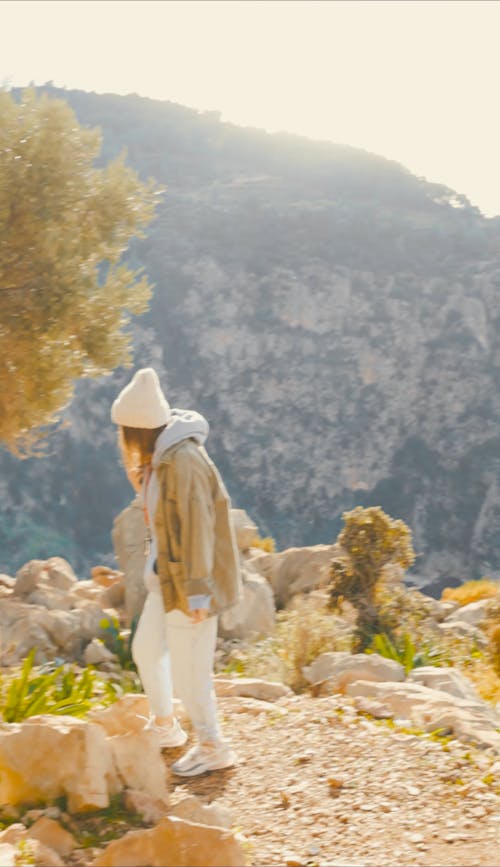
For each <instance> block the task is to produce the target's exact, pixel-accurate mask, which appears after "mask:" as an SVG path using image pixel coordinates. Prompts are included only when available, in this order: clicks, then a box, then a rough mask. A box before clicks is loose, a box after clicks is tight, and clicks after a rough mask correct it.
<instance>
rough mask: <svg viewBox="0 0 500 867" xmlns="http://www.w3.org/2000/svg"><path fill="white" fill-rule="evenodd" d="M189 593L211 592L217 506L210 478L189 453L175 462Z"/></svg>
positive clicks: (180, 456) (179, 456) (192, 594)
mask: <svg viewBox="0 0 500 867" xmlns="http://www.w3.org/2000/svg"><path fill="white" fill-rule="evenodd" d="M173 469H174V473H175V477H176V491H177V507H178V516H179V524H180V542H181V551H182V562H183V566H184V570H183V571H184V580H185V594H186V596H188V597H189V596H198V595H211V594H212V590H213V566H214V553H215V508H214V502H213V496H212V490H211V485H210V478H209V476H208V474H207V472H206V471H205V468H204V466H200V465H199V464H198V463H197V461H196V460H193V456H192V455H190V454H189V453H183V452H179V453H178V454H177V455H176V460H175V462H174V467H173Z"/></svg>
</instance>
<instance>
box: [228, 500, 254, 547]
mask: <svg viewBox="0 0 500 867" xmlns="http://www.w3.org/2000/svg"><path fill="white" fill-rule="evenodd" d="M231 518H232V521H233V527H234V531H235V534H236V544H237V545H238V550H239V551H242V552H243V551H248V549H249V548H250V546H251V544H252V542H253V541H254V539H255V537H256V536H258V533H259V531H258V528H257V525H256V524H254V522H253V521H252V519H251V518H249V516H248V515H247V513H246V512H245V510H244V509H231Z"/></svg>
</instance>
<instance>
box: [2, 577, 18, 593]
mask: <svg viewBox="0 0 500 867" xmlns="http://www.w3.org/2000/svg"><path fill="white" fill-rule="evenodd" d="M15 584H16V579H15V578H12V577H11V576H10V575H4V574H3V573H2V574H0V587H7V589H8V590H13V589H14V587H15Z"/></svg>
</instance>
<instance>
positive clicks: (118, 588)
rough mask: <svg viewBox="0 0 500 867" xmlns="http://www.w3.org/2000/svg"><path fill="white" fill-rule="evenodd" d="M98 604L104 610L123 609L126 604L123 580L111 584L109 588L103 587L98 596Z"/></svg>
mask: <svg viewBox="0 0 500 867" xmlns="http://www.w3.org/2000/svg"><path fill="white" fill-rule="evenodd" d="M98 602H99V605H101V606H102V607H103V608H121V607H122V605H124V604H125V584H124V583H123V578H120V579H118V580H117V581H115V582H114V583H113V584H110V585H109V587H103V588H102V590H101V592H100V594H99V596H98Z"/></svg>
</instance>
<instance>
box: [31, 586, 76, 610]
mask: <svg viewBox="0 0 500 867" xmlns="http://www.w3.org/2000/svg"><path fill="white" fill-rule="evenodd" d="M25 599H26V602H27V603H28V604H29V605H41V606H43V607H44V608H48V609H49V610H62V611H70V610H71V608H72V607H73V602H72V599H71V596H70V594H69V593H68V592H67V591H66V590H61V589H60V588H59V587H50V586H46V585H43V584H41V585H39V586H38V587H36V588H35V589H34V590H33V592H32V593H30V594H29V595H28V596H26V597H25Z"/></svg>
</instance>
